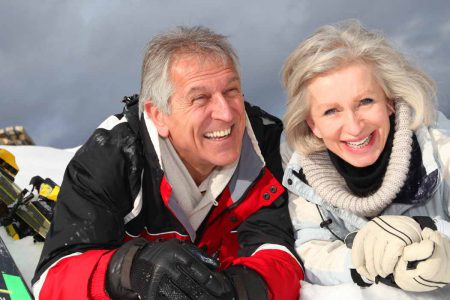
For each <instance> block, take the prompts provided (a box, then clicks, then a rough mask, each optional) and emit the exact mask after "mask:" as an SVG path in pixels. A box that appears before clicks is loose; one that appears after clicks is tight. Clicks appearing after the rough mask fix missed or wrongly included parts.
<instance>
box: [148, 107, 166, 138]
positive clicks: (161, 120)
mask: <svg viewBox="0 0 450 300" xmlns="http://www.w3.org/2000/svg"><path fill="white" fill-rule="evenodd" d="M144 110H145V113H146V114H147V116H148V117H149V118H150V119H151V120H152V121H153V124H155V127H156V130H158V134H159V135H160V136H161V137H163V138H166V137H168V136H169V126H168V124H167V121H168V120H167V116H166V115H165V114H164V113H163V112H161V111H160V110H159V109H158V108H157V107H156V106H155V105H153V103H152V102H151V101H147V102H145V103H144Z"/></svg>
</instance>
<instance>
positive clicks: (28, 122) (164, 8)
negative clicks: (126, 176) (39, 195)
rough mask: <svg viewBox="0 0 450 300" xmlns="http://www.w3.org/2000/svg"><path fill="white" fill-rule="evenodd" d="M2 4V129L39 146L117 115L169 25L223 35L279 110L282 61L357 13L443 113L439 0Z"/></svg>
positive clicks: (447, 35)
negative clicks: (418, 73)
mask: <svg viewBox="0 0 450 300" xmlns="http://www.w3.org/2000/svg"><path fill="white" fill-rule="evenodd" d="M0 8H1V9H0V26H1V28H2V30H0V41H1V43H0V66H1V68H0V92H1V94H0V103H1V104H2V108H1V111H0V127H4V126H8V125H14V124H21V125H24V126H25V127H26V129H27V130H28V131H29V133H30V135H31V136H32V137H33V139H34V140H35V141H36V142H37V143H38V144H40V145H50V146H56V147H73V146H75V145H79V144H81V143H83V142H84V141H85V140H86V139H87V138H88V136H89V135H90V133H91V132H92V130H93V129H94V128H95V127H96V126H97V125H98V124H99V123H100V122H101V121H102V120H103V119H105V118H106V117H107V116H108V115H110V114H113V113H117V112H119V111H120V110H121V108H122V105H121V103H120V100H121V99H122V97H123V96H125V95H129V94H132V93H136V92H138V90H139V72H140V64H141V60H142V53H143V49H144V48H145V44H146V43H147V42H148V40H149V39H151V37H152V36H154V35H155V34H156V33H158V32H161V31H163V30H167V29H169V28H171V27H173V26H176V25H197V24H201V25H205V26H209V27H211V28H212V29H214V30H216V31H218V32H220V33H223V34H225V35H228V36H230V40H231V42H232V43H233V45H234V46H235V47H236V49H237V51H238V53H239V56H240V59H241V64H242V69H243V70H242V71H243V72H242V73H243V82H244V89H245V95H246V98H247V99H249V100H250V101H252V102H254V103H256V104H258V105H260V106H262V107H263V108H265V109H267V110H270V111H272V112H273V113H274V114H276V115H278V116H280V115H281V114H282V112H283V111H284V100H285V95H284V93H283V91H282V88H281V83H280V72H281V67H282V64H283V61H284V59H285V57H286V56H287V55H288V54H289V52H290V51H292V50H293V49H294V48H295V47H296V45H297V44H298V43H299V42H300V41H301V40H302V39H304V38H305V37H307V36H308V35H309V34H311V33H312V32H313V31H314V30H315V29H316V28H317V27H318V26H321V25H323V24H326V23H332V22H336V21H339V20H342V19H346V18H358V19H360V20H361V21H362V22H363V23H364V24H365V25H367V27H369V28H373V29H378V30H381V31H383V32H384V33H385V34H386V35H388V36H389V37H390V38H391V39H392V41H393V42H394V44H396V45H397V46H398V47H399V48H400V49H401V50H402V51H404V52H405V53H407V54H408V55H409V56H410V57H412V59H414V60H415V61H416V62H417V64H418V65H419V66H420V67H422V68H423V69H424V70H426V71H427V72H428V73H429V74H430V75H431V76H432V77H433V78H434V79H435V80H436V82H437V85H438V91H439V97H440V102H439V105H440V108H441V109H442V110H444V111H445V112H446V113H447V115H450V101H449V100H450V85H449V84H448V81H449V78H450V76H449V75H450V69H449V68H448V67H447V64H446V62H447V55H448V53H450V22H449V20H448V13H449V11H450V3H449V4H448V3H447V1H427V2H425V1H420V0H414V1H406V0H404V1H398V0H397V1H395V0H394V1H387V0H385V1H357V0H348V1H331V0H327V1H323V0H322V1H314V2H313V1H295V0H292V1H269V0H264V1H262V0H259V1H258V0H250V1H225V0H221V1H219V0H216V1H209V0H202V1H199V0H197V1H194V0H192V1H162V0H159V1H144V0H134V1H127V2H124V1H119V0H113V1H107V0H102V1H87V0H84V1H68V0H66V1H58V2H56V1H31V0H30V1H6V0H0Z"/></svg>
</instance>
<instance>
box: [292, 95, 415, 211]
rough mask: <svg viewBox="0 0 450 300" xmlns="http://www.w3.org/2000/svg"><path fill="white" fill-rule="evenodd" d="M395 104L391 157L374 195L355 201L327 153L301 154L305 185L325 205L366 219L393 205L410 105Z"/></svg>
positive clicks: (403, 171) (405, 158) (404, 167)
mask: <svg viewBox="0 0 450 300" xmlns="http://www.w3.org/2000/svg"><path fill="white" fill-rule="evenodd" d="M395 103H396V105H395V110H396V113H395V133H394V141H393V146H392V153H391V156H390V159H389V163H388V166H387V169H386V173H385V176H384V178H383V182H382V184H381V187H380V188H379V189H378V190H377V191H376V192H375V193H374V194H372V195H369V196H367V197H357V196H355V195H354V194H352V193H351V191H350V190H349V188H348V187H347V185H346V183H345V181H344V178H342V176H341V175H340V174H339V173H338V172H337V170H336V169H335V167H334V166H333V164H332V163H331V161H330V157H329V155H328V153H327V151H322V152H316V153H313V154H310V155H308V156H303V155H301V154H300V163H301V165H302V167H303V173H304V174H305V176H306V179H307V181H308V183H309V184H310V185H311V186H312V187H313V188H314V190H315V191H316V192H317V193H318V194H319V196H320V197H322V198H323V199H324V200H325V201H326V202H328V203H329V204H331V205H333V206H335V207H338V208H342V209H345V210H349V211H351V212H352V213H355V214H357V215H360V216H366V217H373V216H377V215H379V214H380V213H381V212H382V211H383V210H384V209H385V208H386V207H387V206H388V205H389V204H391V203H392V201H393V200H394V198H395V196H396V195H397V193H398V192H399V191H400V189H401V187H402V186H403V184H404V182H405V180H406V176H407V174H408V169H409V160H410V157H411V145H412V130H411V129H409V124H410V119H411V115H410V114H411V113H410V108H409V105H408V104H407V103H406V102H404V101H403V100H397V101H395Z"/></svg>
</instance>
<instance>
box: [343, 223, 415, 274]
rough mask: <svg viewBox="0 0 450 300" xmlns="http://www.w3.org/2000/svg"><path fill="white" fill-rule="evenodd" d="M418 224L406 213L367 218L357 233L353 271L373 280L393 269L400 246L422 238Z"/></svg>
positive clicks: (353, 246) (400, 249)
mask: <svg viewBox="0 0 450 300" xmlns="http://www.w3.org/2000/svg"><path fill="white" fill-rule="evenodd" d="M421 231H422V230H421V228H420V225H419V224H418V223H417V222H416V221H414V219H413V218H410V217H406V216H380V217H375V218H373V219H372V220H371V221H369V222H368V223H367V224H366V225H364V227H362V229H361V230H359V232H358V233H357V234H356V236H355V239H354V240H353V245H352V261H353V265H354V267H355V268H356V271H357V272H358V273H359V274H360V275H361V276H363V277H365V278H367V279H369V280H371V281H375V277H376V276H377V275H379V276H381V277H383V278H385V277H386V276H388V275H389V274H392V273H393V272H394V268H395V265H396V264H397V262H398V260H399V257H400V256H401V255H402V253H403V248H404V247H405V246H407V245H411V244H412V243H414V242H419V241H420V240H421V239H422V238H421V235H420V234H421Z"/></svg>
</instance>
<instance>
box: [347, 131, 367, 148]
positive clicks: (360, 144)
mask: <svg viewBox="0 0 450 300" xmlns="http://www.w3.org/2000/svg"><path fill="white" fill-rule="evenodd" d="M372 135H373V133H371V134H369V135H368V136H367V137H366V138H365V139H363V140H360V141H357V142H347V145H348V146H349V147H350V148H356V149H361V148H364V147H365V146H367V145H368V144H369V142H370V139H371V138H372Z"/></svg>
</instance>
